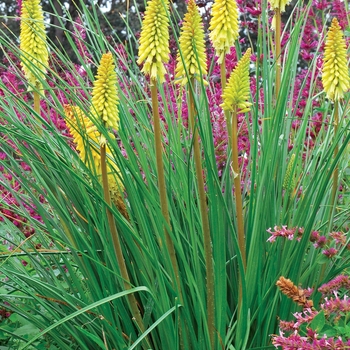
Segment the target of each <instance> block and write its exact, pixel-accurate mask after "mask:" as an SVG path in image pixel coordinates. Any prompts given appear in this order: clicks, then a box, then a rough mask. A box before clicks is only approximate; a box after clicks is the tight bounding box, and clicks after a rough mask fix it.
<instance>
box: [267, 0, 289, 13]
mask: <svg viewBox="0 0 350 350" xmlns="http://www.w3.org/2000/svg"><path fill="white" fill-rule="evenodd" d="M290 1H291V0H270V5H271V8H272V9H274V10H275V9H278V10H280V12H285V11H286V6H287V5H288V4H289V3H290Z"/></svg>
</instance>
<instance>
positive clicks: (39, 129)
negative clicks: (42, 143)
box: [33, 84, 43, 135]
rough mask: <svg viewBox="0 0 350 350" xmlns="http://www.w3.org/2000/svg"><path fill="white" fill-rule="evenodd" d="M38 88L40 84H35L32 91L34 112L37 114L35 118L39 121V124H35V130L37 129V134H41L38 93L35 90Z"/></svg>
mask: <svg viewBox="0 0 350 350" xmlns="http://www.w3.org/2000/svg"><path fill="white" fill-rule="evenodd" d="M38 88H40V86H39V85H38V84H37V86H36V90H35V91H33V98H34V112H35V113H36V114H37V117H36V120H37V121H38V122H39V125H38V126H37V131H38V133H39V135H42V133H43V130H42V128H41V127H40V94H39V92H38V90H37V89H38Z"/></svg>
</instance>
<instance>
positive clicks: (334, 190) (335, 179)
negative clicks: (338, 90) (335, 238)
mask: <svg viewBox="0 0 350 350" xmlns="http://www.w3.org/2000/svg"><path fill="white" fill-rule="evenodd" d="M338 124H339V102H338V101H336V102H335V103H334V122H333V125H334V138H336V137H337V132H338ZM338 151H339V146H338V144H337V145H336V146H335V148H334V160H335V159H336V157H337V155H338ZM338 178H339V167H338V165H336V167H335V169H334V172H333V186H332V197H331V208H330V210H331V216H330V218H331V220H330V222H332V221H333V215H334V208H333V207H334V205H335V204H336V196H337V191H338Z"/></svg>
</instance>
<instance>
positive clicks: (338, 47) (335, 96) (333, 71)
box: [322, 18, 350, 101]
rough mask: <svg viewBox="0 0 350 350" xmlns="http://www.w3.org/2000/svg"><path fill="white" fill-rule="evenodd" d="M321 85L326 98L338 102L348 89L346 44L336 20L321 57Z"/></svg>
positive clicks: (349, 85) (328, 34)
mask: <svg viewBox="0 0 350 350" xmlns="http://www.w3.org/2000/svg"><path fill="white" fill-rule="evenodd" d="M322 84H323V88H324V91H325V92H326V94H327V97H328V98H329V99H331V100H333V101H338V100H339V99H341V98H343V97H344V92H346V91H348V90H349V88H350V78H349V70H348V65H347V55H346V43H345V39H344V36H343V32H342V30H341V28H340V26H339V23H338V20H337V19H336V18H333V20H332V24H331V27H330V28H329V30H328V33H327V38H326V44H325V52H324V57H323V69H322Z"/></svg>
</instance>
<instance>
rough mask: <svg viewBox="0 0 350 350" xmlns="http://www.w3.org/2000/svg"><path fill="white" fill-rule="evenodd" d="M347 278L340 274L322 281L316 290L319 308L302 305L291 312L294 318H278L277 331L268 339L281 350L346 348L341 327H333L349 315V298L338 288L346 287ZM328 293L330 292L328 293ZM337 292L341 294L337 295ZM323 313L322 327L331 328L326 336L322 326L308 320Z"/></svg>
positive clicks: (348, 345) (349, 345)
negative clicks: (313, 326)
mask: <svg viewBox="0 0 350 350" xmlns="http://www.w3.org/2000/svg"><path fill="white" fill-rule="evenodd" d="M349 287H350V278H349V276H346V275H340V276H337V277H336V278H334V279H333V280H331V281H330V282H328V283H326V284H324V285H322V286H321V287H320V288H319V289H318V291H319V292H321V293H322V297H323V302H321V304H320V310H319V311H317V310H315V309H310V308H305V309H304V310H303V311H302V312H296V313H294V314H293V316H294V318H295V321H280V333H279V335H273V336H272V343H273V345H274V346H275V347H276V348H277V347H282V349H283V350H299V349H300V350H302V349H310V350H311V349H312V350H313V349H322V350H329V349H334V350H343V349H344V350H345V349H350V340H349V339H348V336H347V335H346V334H347V333H346V331H345V333H344V330H343V328H344V327H339V328H338V327H337V325H338V324H339V321H340V320H341V319H342V318H346V319H347V318H348V317H349V316H350V314H349V312H350V299H349V298H348V296H347V295H346V294H344V293H342V290H345V291H346V292H348V291H349ZM329 294H333V296H332V297H329V296H328V295H329ZM339 294H343V296H342V297H339ZM321 311H322V312H323V313H324V317H325V324H326V326H327V328H326V330H328V331H329V329H332V332H331V334H332V336H327V335H326V331H323V330H322V329H313V328H312V321H313V320H314V318H315V317H316V316H317V315H318V314H319V313H320V312H321Z"/></svg>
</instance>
